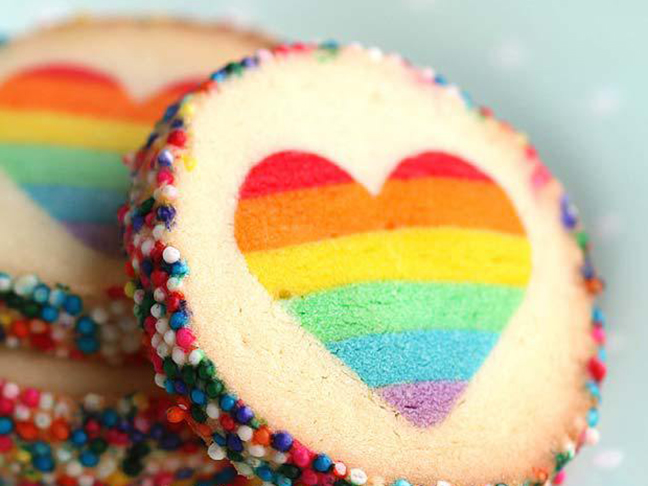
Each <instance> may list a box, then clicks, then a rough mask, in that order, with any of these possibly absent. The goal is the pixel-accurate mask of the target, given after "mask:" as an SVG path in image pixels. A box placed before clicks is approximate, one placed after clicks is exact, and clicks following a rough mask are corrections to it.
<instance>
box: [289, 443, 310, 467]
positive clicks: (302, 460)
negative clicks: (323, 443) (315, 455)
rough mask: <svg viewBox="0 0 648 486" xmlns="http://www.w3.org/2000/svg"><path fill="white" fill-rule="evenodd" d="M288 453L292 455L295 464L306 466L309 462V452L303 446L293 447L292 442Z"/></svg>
mask: <svg viewBox="0 0 648 486" xmlns="http://www.w3.org/2000/svg"><path fill="white" fill-rule="evenodd" d="M290 455H291V456H292V460H293V462H294V463H295V465H296V466H299V467H306V466H308V464H309V462H310V454H309V453H308V450H307V449H306V448H305V447H301V446H298V447H295V445H294V444H293V447H292V449H291V450H290Z"/></svg>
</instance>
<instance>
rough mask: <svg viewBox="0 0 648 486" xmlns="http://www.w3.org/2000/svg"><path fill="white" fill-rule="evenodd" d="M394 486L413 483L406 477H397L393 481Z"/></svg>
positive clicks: (404, 485) (409, 485)
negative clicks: (406, 479)
mask: <svg viewBox="0 0 648 486" xmlns="http://www.w3.org/2000/svg"><path fill="white" fill-rule="evenodd" d="M392 486H412V484H411V483H410V482H409V481H405V480H404V479H397V480H396V481H394V482H393V483H392Z"/></svg>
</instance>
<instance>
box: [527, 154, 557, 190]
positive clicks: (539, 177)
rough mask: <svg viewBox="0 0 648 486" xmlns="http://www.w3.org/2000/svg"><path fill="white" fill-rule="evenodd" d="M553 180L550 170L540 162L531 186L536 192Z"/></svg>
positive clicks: (536, 167)
mask: <svg viewBox="0 0 648 486" xmlns="http://www.w3.org/2000/svg"><path fill="white" fill-rule="evenodd" d="M551 179H552V175H551V172H549V169H547V167H546V166H545V165H544V164H543V163H542V162H540V161H538V162H537V164H536V166H535V168H534V169H533V174H532V175H531V185H532V186H533V188H534V189H536V190H538V189H542V188H543V187H544V186H545V185H546V184H547V183H548V182H549V181H551Z"/></svg>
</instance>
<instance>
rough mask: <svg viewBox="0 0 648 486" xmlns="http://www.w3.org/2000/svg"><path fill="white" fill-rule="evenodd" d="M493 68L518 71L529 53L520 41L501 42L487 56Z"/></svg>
mask: <svg viewBox="0 0 648 486" xmlns="http://www.w3.org/2000/svg"><path fill="white" fill-rule="evenodd" d="M489 58H490V62H491V64H492V65H493V66H495V67H497V68H500V69H505V70H512V69H519V68H521V67H523V66H524V65H525V64H526V63H527V60H528V58H529V51H528V49H527V47H526V46H525V45H524V43H523V42H522V41H520V40H519V39H516V38H509V39H504V40H501V41H500V42H499V43H497V44H496V45H495V46H494V47H493V49H492V50H491V52H490V54H489Z"/></svg>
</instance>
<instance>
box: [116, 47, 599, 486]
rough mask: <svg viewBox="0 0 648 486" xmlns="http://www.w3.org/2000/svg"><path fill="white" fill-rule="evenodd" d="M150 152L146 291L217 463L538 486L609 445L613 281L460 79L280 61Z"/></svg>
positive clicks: (403, 485) (128, 232) (301, 53)
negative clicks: (603, 442) (604, 437)
mask: <svg viewBox="0 0 648 486" xmlns="http://www.w3.org/2000/svg"><path fill="white" fill-rule="evenodd" d="M151 140H153V142H152V143H151V144H149V145H147V146H145V147H143V148H142V149H140V150H139V151H138V152H137V153H136V154H135V156H134V157H133V158H132V164H131V168H132V171H133V186H132V189H131V199H130V204H129V207H128V209H127V210H126V211H125V212H124V213H123V214H122V215H121V216H122V223H123V226H124V243H125V247H126V249H127V252H128V254H129V256H130V258H131V259H132V263H133V268H134V270H135V272H134V273H135V278H134V280H133V282H132V284H130V285H129V286H128V287H127V292H128V294H129V295H132V296H133V299H134V301H135V313H136V315H137V316H138V318H139V319H140V322H141V323H142V325H143V327H144V329H145V332H146V335H147V337H148V340H149V342H150V345H151V350H152V352H153V355H154V359H153V364H154V367H155V371H156V382H157V383H158V384H159V385H160V386H163V387H164V388H165V389H166V390H167V391H168V392H170V393H173V394H180V395H183V396H185V398H186V400H187V404H186V410H187V411H188V412H189V413H188V414H187V417H186V419H187V421H188V422H189V423H190V424H191V425H192V427H193V428H194V429H195V430H196V432H197V433H198V434H199V435H200V436H201V437H203V439H205V441H206V442H207V443H208V444H209V454H210V456H211V457H212V458H214V459H219V458H222V457H229V458H230V459H231V460H232V461H233V462H234V463H235V465H236V467H237V468H238V470H239V471H240V472H241V473H242V474H245V475H249V476H257V477H258V478H260V479H261V480H263V481H266V482H272V483H274V484H280V485H284V484H285V485H290V484H303V485H331V484H334V485H336V486H341V485H363V484H372V485H386V484H392V485H394V486H408V485H412V484H414V485H429V484H439V485H440V484H444V485H446V484H451V485H453V486H468V485H471V486H474V485H486V484H506V485H508V486H521V485H534V486H535V485H544V484H545V483H547V482H548V481H551V480H552V479H553V478H555V477H558V478H559V477H560V474H562V473H561V471H562V469H563V467H564V465H565V464H566V463H567V462H568V461H569V460H570V459H571V458H572V457H573V454H574V453H575V450H576V449H577V448H578V447H580V446H581V445H583V444H584V443H592V442H594V441H595V439H596V437H597V435H596V432H595V431H594V429H593V427H594V426H595V422H596V417H597V416H598V415H597V413H598V412H597V404H598V399H599V389H598V384H599V382H600V381H601V380H602V378H603V376H604V374H605V365H604V363H603V362H602V360H601V356H599V355H597V350H598V346H599V345H600V344H601V343H602V342H603V337H604V332H603V326H602V314H601V313H600V311H599V310H598V309H596V308H594V307H593V298H594V295H595V294H596V293H597V292H598V290H600V285H601V284H600V280H599V279H598V277H597V275H596V273H595V271H594V270H593V267H592V265H591V261H590V259H589V256H588V244H587V238H586V235H585V234H584V233H583V232H582V230H581V228H580V226H579V222H578V216H577V212H576V211H575V209H574V207H573V205H572V204H571V203H570V202H569V200H568V199H567V198H566V196H564V194H563V192H562V188H561V186H560V184H558V182H557V181H555V180H554V179H553V178H552V177H551V175H550V174H549V172H548V171H547V170H546V169H545V168H544V166H543V165H542V163H541V162H540V160H539V158H538V156H537V153H536V151H535V150H534V149H533V147H532V146H530V145H529V144H528V142H527V140H526V138H525V137H524V136H523V135H521V134H519V133H517V132H515V131H513V130H512V129H511V128H510V126H508V125H507V124H504V123H500V122H498V121H497V120H495V119H494V118H493V117H492V116H491V115H490V112H489V111H488V110H481V109H477V108H475V107H474V106H473V105H472V104H471V102H470V101H469V98H467V97H466V96H465V95H464V94H463V93H462V92H461V91H459V90H458V89H457V88H456V87H455V86H450V85H448V84H447V82H446V81H445V80H444V79H443V78H441V77H436V76H434V74H433V72H432V71H431V70H422V71H420V70H416V69H413V68H412V67H411V66H409V65H408V64H407V63H405V62H403V61H402V60H401V58H399V57H398V56H384V55H383V54H382V53H381V52H380V51H378V50H375V49H372V50H365V49H363V48H361V47H359V46H355V45H354V46H348V47H340V46H338V45H337V44H335V43H324V44H321V45H312V44H295V45H293V46H280V47H278V48H277V49H275V50H273V51H264V50H262V51H259V52H258V53H257V54H256V55H254V56H250V57H246V58H244V59H242V60H241V61H240V62H239V63H230V64H228V65H227V66H225V67H224V68H222V69H220V70H218V71H216V72H214V73H213V74H212V76H211V77H210V81H209V82H207V83H205V84H203V85H202V86H201V88H199V89H197V90H195V91H194V92H192V93H191V94H190V95H189V96H187V97H185V98H183V100H181V102H180V103H177V104H174V105H172V106H171V107H169V109H168V110H167V111H166V114H165V116H164V117H163V119H162V120H161V121H160V122H159V123H158V124H157V125H156V127H155V129H154V131H153V133H152V135H151ZM149 248H153V250H152V251H150V252H149V251H147V249H149ZM171 343H172V344H171ZM195 376H199V377H200V379H199V380H195V379H194V378H193V377H195ZM556 396H559V397H560V399H555V397H556ZM530 417H532V419H533V420H532V421H531V422H530ZM584 417H586V418H584Z"/></svg>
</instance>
